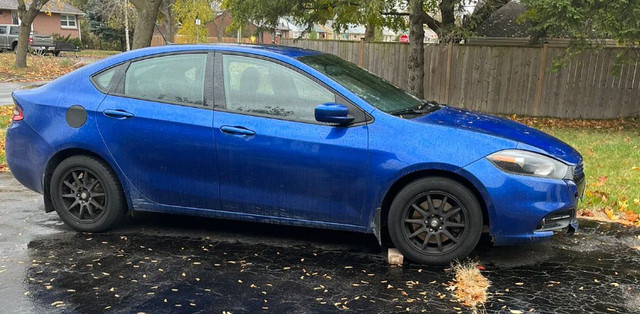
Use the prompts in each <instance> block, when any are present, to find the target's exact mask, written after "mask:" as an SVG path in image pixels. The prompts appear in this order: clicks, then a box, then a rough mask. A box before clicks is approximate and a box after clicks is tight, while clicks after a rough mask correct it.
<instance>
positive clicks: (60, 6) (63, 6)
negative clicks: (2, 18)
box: [0, 0, 85, 15]
mask: <svg viewBox="0 0 640 314" xmlns="http://www.w3.org/2000/svg"><path fill="white" fill-rule="evenodd" d="M68 2H69V1H60V2H58V1H56V0H50V1H49V2H47V4H45V5H44V7H42V10H40V11H48V12H51V13H65V14H75V15H85V14H84V12H82V11H80V10H78V9H77V8H76V7H74V6H72V5H71V4H69V3H68ZM0 9H5V10H17V9H18V0H0Z"/></svg>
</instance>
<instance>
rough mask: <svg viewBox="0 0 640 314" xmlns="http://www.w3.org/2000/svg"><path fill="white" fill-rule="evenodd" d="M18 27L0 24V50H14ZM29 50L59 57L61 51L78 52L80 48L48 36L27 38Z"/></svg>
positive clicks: (31, 35)
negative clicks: (55, 40)
mask: <svg viewBox="0 0 640 314" xmlns="http://www.w3.org/2000/svg"><path fill="white" fill-rule="evenodd" d="M19 33H20V26H19V25H15V24H0V50H14V51H15V50H16V47H17V46H18V37H19ZM29 50H30V51H31V52H34V53H36V54H47V53H53V54H54V55H56V56H57V55H59V54H60V52H62V51H79V50H80V48H79V47H77V46H76V45H74V44H71V43H63V42H60V43H58V42H56V43H54V41H53V37H51V36H48V35H35V34H33V33H31V34H30V36H29Z"/></svg>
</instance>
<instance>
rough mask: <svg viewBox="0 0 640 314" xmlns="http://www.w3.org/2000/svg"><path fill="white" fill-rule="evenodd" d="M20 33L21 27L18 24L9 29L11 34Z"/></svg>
mask: <svg viewBox="0 0 640 314" xmlns="http://www.w3.org/2000/svg"><path fill="white" fill-rule="evenodd" d="M19 33H20V29H19V28H18V26H11V29H10V30H9V34H10V35H18V34H19Z"/></svg>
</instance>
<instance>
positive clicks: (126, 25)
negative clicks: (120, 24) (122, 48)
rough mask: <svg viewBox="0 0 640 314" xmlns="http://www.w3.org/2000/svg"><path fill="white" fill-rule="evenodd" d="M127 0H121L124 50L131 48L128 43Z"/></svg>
mask: <svg viewBox="0 0 640 314" xmlns="http://www.w3.org/2000/svg"><path fill="white" fill-rule="evenodd" d="M128 2H129V0H122V8H123V9H124V42H125V45H126V46H127V47H126V50H127V51H129V50H131V44H129V8H127V6H128Z"/></svg>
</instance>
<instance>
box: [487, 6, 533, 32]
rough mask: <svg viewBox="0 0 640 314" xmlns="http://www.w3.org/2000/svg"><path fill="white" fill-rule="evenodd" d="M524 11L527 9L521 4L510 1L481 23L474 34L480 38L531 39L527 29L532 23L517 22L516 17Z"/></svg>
mask: <svg viewBox="0 0 640 314" xmlns="http://www.w3.org/2000/svg"><path fill="white" fill-rule="evenodd" d="M526 10H527V8H526V7H525V6H524V5H523V4H521V3H519V2H516V1H511V2H509V3H507V4H505V5H504V6H502V8H500V9H498V10H496V11H495V12H493V13H492V14H491V16H489V18H487V19H486V20H485V21H484V22H482V24H480V25H479V26H478V28H477V29H476V33H477V34H478V36H481V37H512V38H525V37H531V32H530V31H529V28H530V27H531V26H532V23H531V22H529V21H524V22H523V23H518V21H517V20H518V17H520V15H522V13H524V12H525V11H526Z"/></svg>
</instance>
